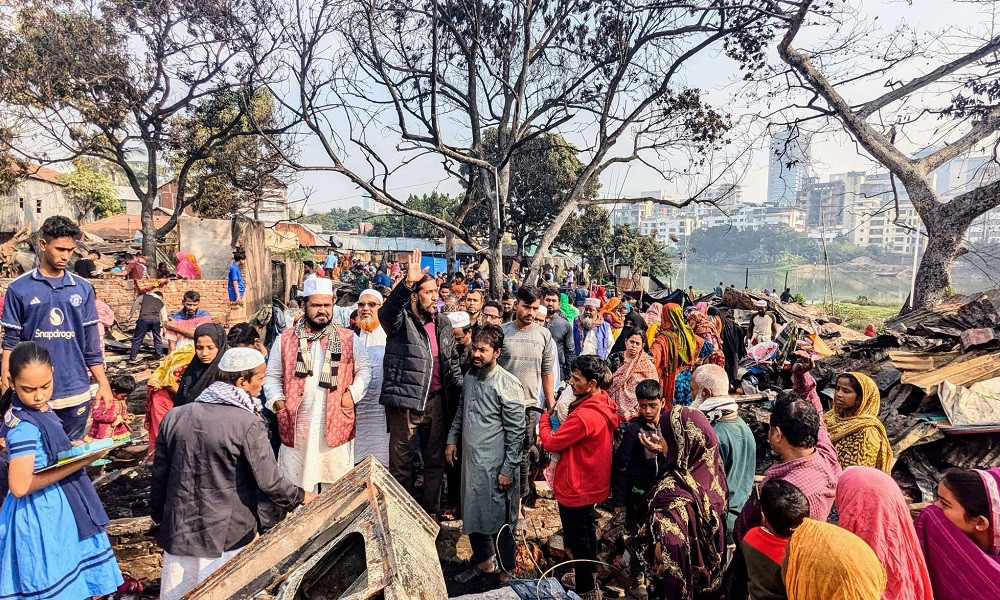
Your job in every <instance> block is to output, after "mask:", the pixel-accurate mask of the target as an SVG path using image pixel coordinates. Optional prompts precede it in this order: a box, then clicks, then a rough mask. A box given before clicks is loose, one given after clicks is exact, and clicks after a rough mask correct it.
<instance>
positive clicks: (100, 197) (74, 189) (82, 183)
mask: <svg viewBox="0 0 1000 600" xmlns="http://www.w3.org/2000/svg"><path fill="white" fill-rule="evenodd" d="M73 167H74V168H73V171H72V172H70V173H61V174H60V175H59V183H61V184H62V185H63V186H64V188H63V193H64V194H65V195H66V198H67V199H69V201H70V202H71V203H72V204H73V207H74V208H76V210H77V213H78V216H79V217H86V216H88V215H93V216H94V218H95V219H102V218H104V217H107V216H111V215H117V214H119V213H123V212H125V207H124V206H123V205H122V202H121V200H119V199H118V187H117V186H115V182H114V181H112V180H111V178H110V177H108V176H107V175H104V174H103V173H98V172H97V171H95V170H93V169H91V168H90V167H88V166H87V165H86V164H84V163H83V162H77V163H76V164H74V165H73Z"/></svg>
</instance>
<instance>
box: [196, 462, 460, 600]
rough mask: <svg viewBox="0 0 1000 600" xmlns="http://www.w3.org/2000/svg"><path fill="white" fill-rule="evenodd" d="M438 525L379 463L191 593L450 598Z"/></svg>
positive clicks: (365, 466) (355, 472)
mask: <svg viewBox="0 0 1000 600" xmlns="http://www.w3.org/2000/svg"><path fill="white" fill-rule="evenodd" d="M437 534H438V526H437V524H435V523H434V521H432V520H431V519H430V517H428V516H427V514H426V513H425V512H424V511H423V510H422V509H421V508H420V507H419V506H418V505H417V503H416V502H415V501H414V500H413V499H412V498H411V497H410V496H409V494H407V493H406V491H405V490H404V489H403V488H402V486H400V485H399V483H398V482H396V480H395V479H393V478H392V476H391V475H389V471H388V470H387V469H386V468H385V467H383V466H382V464H381V463H379V462H378V461H377V460H376V459H374V458H373V457H368V458H366V459H365V460H364V461H362V462H361V463H360V464H359V465H358V466H356V467H354V469H352V470H351V471H350V472H349V473H348V474H347V475H345V476H344V477H342V478H341V479H340V480H339V481H337V483H335V484H333V485H332V486H330V489H328V490H324V493H323V494H321V495H320V496H319V497H318V498H317V499H316V500H314V501H313V502H311V503H310V504H308V505H307V506H302V507H300V508H298V509H297V510H295V511H294V512H293V513H292V514H291V515H290V516H289V517H288V518H287V519H285V520H284V521H282V522H281V523H279V524H278V525H277V526H275V527H274V529H272V530H270V531H269V532H267V533H265V534H264V535H262V536H261V537H259V538H257V539H256V540H254V541H253V542H251V543H250V544H249V545H248V546H246V547H245V548H244V549H243V550H242V551H241V552H240V553H239V554H237V555H236V556H235V557H234V558H233V559H232V560H230V561H229V562H227V563H226V564H225V565H223V566H222V567H221V568H220V569H219V570H218V571H216V572H215V573H214V574H212V575H211V576H210V577H209V578H208V579H206V580H205V581H203V582H201V583H200V584H198V586H197V587H195V588H194V589H193V590H191V591H190V592H188V596H187V597H188V598H192V599H195V598H197V599H199V600H215V599H217V600H228V599H230V598H233V599H239V598H258V597H273V598H277V599H279V600H292V599H293V598H302V597H307V598H341V597H352V598H355V597H356V598H371V597H373V596H375V595H376V594H380V593H381V595H384V596H385V597H386V598H396V599H399V600H404V599H413V600H418V599H419V600H439V599H441V598H446V597H447V591H446V588H445V583H444V576H443V574H442V571H441V566H440V564H439V563H438V558H437V553H436V551H435V546H434V538H435V537H436V536H437Z"/></svg>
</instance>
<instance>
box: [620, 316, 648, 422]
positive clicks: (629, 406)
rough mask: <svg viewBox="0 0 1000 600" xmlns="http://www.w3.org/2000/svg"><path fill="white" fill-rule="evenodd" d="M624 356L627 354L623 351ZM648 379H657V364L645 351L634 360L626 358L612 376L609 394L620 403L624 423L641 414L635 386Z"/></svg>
mask: <svg viewBox="0 0 1000 600" xmlns="http://www.w3.org/2000/svg"><path fill="white" fill-rule="evenodd" d="M631 331H634V330H629V332H631ZM626 335H633V334H631V333H628V334H626ZM622 356H625V354H624V353H622ZM646 379H656V365H655V364H653V359H652V358H650V357H649V355H648V354H646V353H645V352H639V356H636V357H635V358H634V359H632V360H626V361H625V362H624V363H622V365H621V366H620V367H618V370H617V371H615V374H614V375H612V376H611V387H609V388H608V395H609V396H611V399H612V400H614V401H615V404H617V405H618V418H619V419H620V421H621V422H622V423H625V422H627V421H629V420H631V419H632V418H634V417H637V416H639V402H638V400H636V397H635V386H636V385H638V384H639V382H640V381H643V380H646Z"/></svg>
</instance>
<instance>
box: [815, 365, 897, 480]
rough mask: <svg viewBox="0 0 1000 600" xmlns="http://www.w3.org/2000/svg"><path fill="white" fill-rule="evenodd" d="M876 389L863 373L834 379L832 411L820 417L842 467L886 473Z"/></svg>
mask: <svg viewBox="0 0 1000 600" xmlns="http://www.w3.org/2000/svg"><path fill="white" fill-rule="evenodd" d="M880 404H881V400H880V397H879V391H878V386H877V385H876V384H875V382H874V381H872V378H871V377H869V376H867V375H865V374H864V373H854V372H852V373H844V374H842V375H841V376H840V377H838V378H837V387H836V391H835V392H834V396H833V408H832V409H831V410H829V411H827V412H826V413H825V414H824V415H823V420H824V421H825V422H826V428H827V431H829V432H830V439H831V440H832V441H833V445H834V447H836V448H837V457H838V460H840V465H841V466H842V467H850V466H855V465H857V466H862V467H875V468H876V469H879V470H881V471H885V472H886V473H888V472H889V469H891V468H892V447H891V446H890V445H889V437H888V436H887V435H886V432H885V426H884V425H883V424H882V421H880V420H879V418H878V411H879V406H880Z"/></svg>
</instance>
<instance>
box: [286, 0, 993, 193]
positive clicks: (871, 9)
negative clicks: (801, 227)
mask: <svg viewBox="0 0 1000 600" xmlns="http://www.w3.org/2000/svg"><path fill="white" fill-rule="evenodd" d="M847 4H849V5H851V6H853V7H854V8H856V9H857V10H858V11H859V16H860V17H861V18H863V19H874V21H873V26H874V27H877V28H878V29H879V30H881V31H889V30H893V29H895V28H897V27H898V26H901V25H904V26H908V27H910V28H912V29H914V30H916V31H917V32H921V33H922V34H924V35H929V34H931V35H929V38H928V39H929V42H928V45H930V46H931V51H930V52H929V57H928V58H927V59H926V60H923V59H921V60H919V61H914V62H913V63H911V64H910V65H908V67H907V71H905V72H899V73H897V74H895V75H896V77H897V78H899V79H906V78H909V77H912V76H913V75H914V74H917V73H919V72H922V71H925V70H930V69H933V68H935V67H936V66H938V65H939V64H940V62H941V61H942V60H943V58H942V57H941V56H940V55H939V54H937V53H936V52H935V49H934V48H933V44H939V45H940V44H947V43H950V42H947V41H946V40H949V39H951V38H949V36H952V35H954V34H955V32H956V31H958V30H966V31H971V32H975V33H977V34H984V33H986V34H988V33H990V31H991V30H990V24H991V23H994V22H995V18H996V14H995V11H996V9H995V8H994V7H993V6H992V5H991V4H990V3H988V2H986V3H982V4H977V3H970V2H961V1H957V2H952V1H947V0H912V2H908V1H903V0H847ZM944 14H946V15H947V21H945V20H943V19H942V15H944ZM938 34H941V37H940V38H938ZM819 36H820V32H819V31H818V30H808V29H807V30H806V31H804V32H803V33H802V34H801V35H800V39H799V44H798V46H799V47H802V48H806V49H808V48H809V47H810V44H811V43H813V42H815V40H816V39H817V38H818V37H819ZM870 38H871V39H878V38H877V37H876V36H870ZM873 50H874V51H876V52H877V51H880V49H879V48H878V45H877V44H876V45H873ZM769 55H770V59H771V62H772V63H773V64H777V63H778V58H777V55H776V53H775V52H774V51H773V48H772V50H771V52H770V53H769ZM886 79H888V77H887V78H886ZM685 82H686V84H687V85H690V86H697V87H700V88H701V89H703V90H704V93H705V94H706V95H707V98H708V100H709V101H710V102H711V103H712V104H713V105H715V106H717V107H721V108H723V109H725V110H727V111H728V112H730V113H731V114H733V115H734V121H735V123H736V133H737V135H738V139H737V141H736V143H735V144H734V147H739V148H740V149H743V148H745V147H748V146H750V147H751V148H752V150H753V152H752V154H751V155H750V156H748V157H745V158H743V159H742V161H741V162H740V164H739V166H738V167H737V168H736V169H734V170H733V171H734V172H738V174H739V175H740V177H741V179H742V184H743V185H744V186H745V193H744V198H745V199H749V200H763V199H764V197H765V196H766V193H767V159H768V152H767V145H768V143H769V138H768V137H767V134H766V132H765V131H764V126H765V124H764V123H763V122H761V121H760V120H759V119H754V118H751V116H750V115H753V114H756V113H760V112H762V111H765V110H766V108H765V107H764V106H763V104H761V103H760V102H758V101H754V102H753V103H752V104H748V102H747V100H746V98H747V97H748V94H747V93H746V88H745V87H743V84H742V82H740V81H738V78H737V75H736V71H735V69H734V68H733V65H732V63H731V62H730V61H728V59H726V58H725V57H721V56H719V55H712V54H704V55H702V56H701V57H700V58H698V59H696V60H695V61H693V62H692V63H691V64H690V66H689V68H688V69H687V72H686V73H685ZM882 91H884V88H883V82H882V81H876V82H871V83H869V84H866V85H863V86H855V87H854V88H852V89H851V90H850V92H851V94H850V96H849V98H848V99H849V100H851V101H853V102H859V101H863V100H867V99H870V98H873V97H877V96H878V95H880V93H882ZM779 102H780V99H777V100H775V103H776V104H775V106H777V103H779ZM385 133H386V137H385V139H384V140H382V141H381V143H380V144H379V143H377V144H376V147H377V148H378V149H379V151H380V152H384V153H385V154H386V155H387V156H389V157H390V158H391V157H393V156H396V157H397V158H398V154H397V153H396V152H395V150H394V148H395V145H396V143H397V142H398V139H396V138H395V137H393V135H392V132H391V131H386V132H385ZM931 134H932V132H930V131H928V132H927V135H926V136H923V135H922V134H917V135H916V136H914V137H913V138H911V139H910V140H909V146H910V148H909V149H910V150H912V151H916V150H917V149H919V148H920V147H921V146H923V145H925V144H927V143H929V140H930V139H931V137H930V136H931ZM567 137H568V138H569V140H570V141H571V142H573V141H574V140H573V138H572V135H571V134H570V135H568V136H567ZM747 139H752V140H753V142H752V143H749V144H748V142H746V140H747ZM300 156H301V160H302V162H303V163H304V164H311V165H318V164H329V163H328V160H327V159H326V156H325V153H324V152H323V150H322V148H321V147H320V146H319V144H318V143H317V142H316V141H315V140H314V139H306V140H304V142H303V146H302V151H301V155H300ZM348 160H349V164H351V165H353V166H360V164H362V163H358V162H357V160H358V159H357V158H353V159H352V158H349V159H348ZM813 160H814V170H815V171H816V174H818V175H820V176H824V175H828V174H830V173H839V172H844V171H850V170H864V171H868V170H872V169H874V168H875V167H876V165H874V163H873V162H872V161H871V160H870V159H868V158H866V157H863V156H860V155H859V154H858V153H857V151H856V149H855V146H854V144H853V143H851V142H850V140H849V138H848V137H847V136H846V134H843V133H842V132H840V133H837V132H834V133H829V134H821V135H820V136H818V137H817V138H814V142H813ZM723 162H724V161H723ZM390 181H391V183H390V186H389V187H390V191H393V192H394V193H395V194H396V195H397V197H402V198H405V197H406V195H408V194H410V193H415V194H422V193H429V192H431V191H434V190H437V191H442V192H450V193H458V192H460V188H459V186H458V185H457V183H456V182H455V181H454V180H453V179H450V178H449V177H448V176H447V174H446V173H444V171H443V170H442V169H441V167H440V164H439V161H437V160H435V159H431V158H427V159H422V160H419V161H417V162H415V163H414V164H412V165H410V166H408V167H405V168H403V169H402V170H400V171H399V173H398V174H396V175H394V177H393V178H392V179H391V180H390ZM601 183H602V194H603V195H605V196H618V197H628V196H636V195H639V194H640V193H641V192H643V191H647V190H657V189H665V190H667V192H668V193H670V194H671V195H675V196H679V195H683V194H684V192H685V188H684V187H683V186H678V185H676V184H673V183H671V182H668V181H666V180H664V178H663V176H662V175H661V174H659V173H657V172H655V171H653V170H651V169H648V168H642V167H639V166H634V167H627V166H621V167H618V168H614V169H609V170H607V171H606V172H605V173H604V174H603V176H602V178H601ZM305 196H308V201H307V204H306V210H307V211H308V212H317V211H319V212H322V211H325V210H328V209H330V208H332V207H339V208H346V207H349V206H352V205H360V204H361V202H362V198H363V196H362V194H361V193H360V192H359V190H358V189H357V188H355V187H354V186H353V185H352V184H350V183H349V182H348V181H347V179H346V178H344V177H342V176H340V175H337V174H334V173H324V172H312V173H305V174H303V175H302V176H301V177H300V179H299V181H298V182H297V183H296V184H295V185H294V186H293V190H292V197H293V199H301V198H303V197H305Z"/></svg>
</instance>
